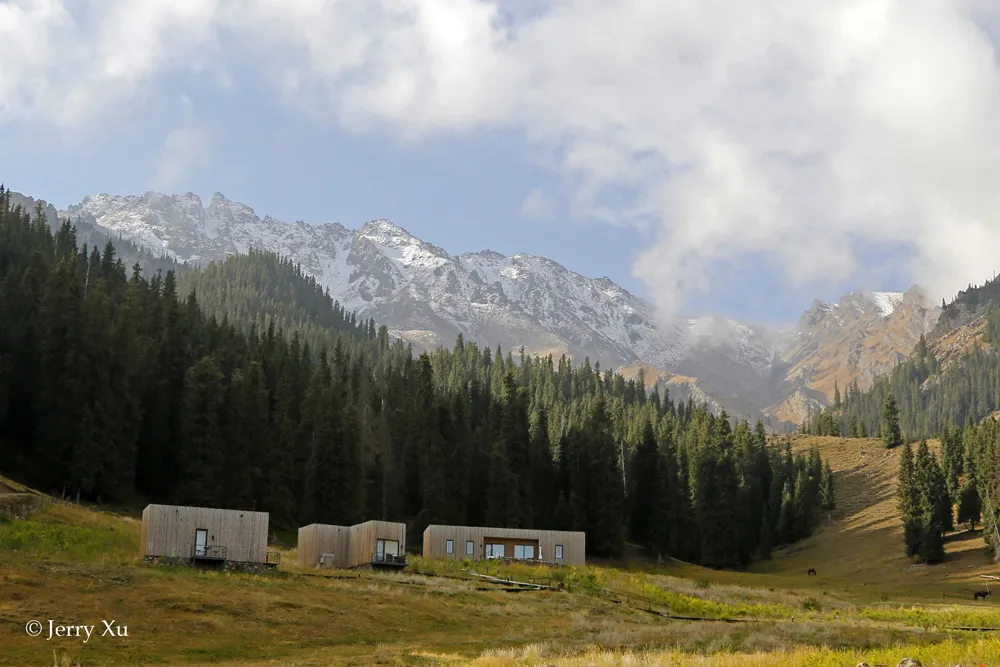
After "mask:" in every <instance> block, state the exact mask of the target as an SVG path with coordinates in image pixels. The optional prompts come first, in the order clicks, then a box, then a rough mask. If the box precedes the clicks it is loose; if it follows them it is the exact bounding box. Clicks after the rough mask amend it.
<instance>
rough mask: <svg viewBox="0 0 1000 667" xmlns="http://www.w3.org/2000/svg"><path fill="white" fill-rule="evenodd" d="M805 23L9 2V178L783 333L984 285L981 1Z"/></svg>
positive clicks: (597, 13) (776, 15)
mask: <svg viewBox="0 0 1000 667" xmlns="http://www.w3.org/2000/svg"><path fill="white" fill-rule="evenodd" d="M529 4H530V6H529ZM787 7H788V5H787V4H785V3H782V2H780V1H779V0H762V2H760V3H759V4H756V5H754V6H753V7H748V6H747V5H746V3H741V2H739V1H738V0H713V1H712V2H710V3H705V6H704V7H702V6H701V5H699V6H698V7H697V8H694V9H692V8H691V6H690V5H689V4H688V3H686V2H683V1H682V0H664V1H663V2H662V3H657V4H655V5H653V4H650V3H644V2H638V1H637V2H623V3H604V2H599V1H598V0H562V1H561V2H558V3H548V2H540V3H526V2H525V1H524V0H370V2H366V3H363V4H352V3H345V2H342V1H341V0H300V1H299V2H296V3H282V2H278V1H277V0H240V1H237V0H197V1H195V0H177V1H175V2H169V3H164V2H159V1H158V0H106V1H104V2H100V3H87V4H78V3H73V2H69V0H47V2H44V3H41V2H38V1H37V0H6V1H5V2H0V62H4V63H7V64H10V66H9V67H8V66H6V65H5V67H4V69H3V71H2V72H0V142H2V145H3V151H2V152H0V178H2V179H4V180H6V181H7V183H9V184H10V185H11V186H13V187H14V188H15V189H17V190H19V191H23V192H25V193H27V194H31V195H33V196H38V197H42V198H46V199H49V200H51V201H53V202H54V203H56V204H57V205H59V206H61V207H62V206H66V205H67V204H70V203H75V202H77V201H79V200H80V199H82V197H83V196H85V195H87V194H92V193H96V192H109V193H115V194H127V193H142V192H144V191H146V190H149V189H156V190H160V191H167V192H186V191H193V192H195V193H197V194H199V195H201V196H202V197H203V198H208V197H210V196H211V194H212V193H213V192H215V191H221V192H223V193H224V194H225V195H226V196H227V197H229V198H230V199H234V200H238V201H242V202H245V203H247V204H249V205H250V206H252V207H253V208H254V209H255V210H256V211H257V212H258V213H259V214H261V215H264V214H269V215H272V216H274V217H276V218H279V219H285V220H295V219H304V220H307V221H310V222H325V221H339V222H342V223H344V224H345V225H347V226H351V227H357V226H359V225H360V224H362V223H363V222H364V221H366V220H368V219H371V218H375V217H386V218H389V219H391V220H393V221H395V222H397V223H399V224H401V225H403V226H404V227H406V228H408V229H409V230H410V231H411V232H412V233H414V234H415V235H417V236H419V237H421V238H423V239H425V240H427V241H430V242H433V243H436V244H437V245H440V246H442V247H444V248H445V249H447V250H448V251H449V252H452V253H460V252H466V251H475V250H480V249H483V248H490V249H493V250H497V251H499V252H503V253H505V254H513V253H515V252H527V253H532V254H537V255H543V256H547V257H550V258H552V259H554V260H556V261H558V262H560V263H562V264H564V265H565V266H567V267H568V268H570V269H573V270H575V271H578V272H580V273H583V274H585V275H588V276H594V277H597V276H602V275H606V276H608V277H610V278H611V279H613V280H614V281H616V282H618V283H619V284H621V285H623V286H624V287H626V288H627V289H629V290H630V291H632V292H634V293H636V294H639V295H642V296H644V297H646V298H648V299H650V300H651V301H653V302H654V303H655V304H656V305H657V306H658V307H659V308H660V309H661V311H662V312H664V313H666V314H671V313H673V314H685V315H704V314H715V315H722V316H729V317H735V318H739V319H743V320H748V321H754V322H761V323H765V322H776V321H787V320H790V319H795V318H796V317H797V316H798V315H799V314H800V313H801V312H802V310H804V309H805V308H807V307H808V306H809V304H810V302H811V301H812V299H813V298H815V297H818V298H822V299H826V300H831V299H837V298H839V297H840V296H841V295H842V294H843V293H845V292H846V291H849V290H853V289H856V288H859V287H864V288H867V289H872V290H903V289H906V288H907V287H908V286H909V285H910V284H912V283H914V282H917V283H919V284H921V285H922V286H925V287H927V288H928V289H929V291H930V295H931V297H932V298H933V299H934V300H935V301H936V300H937V299H939V298H940V297H941V296H948V297H950V296H951V295H953V294H954V293H955V291H956V290H957V289H960V288H962V287H964V286H965V285H966V284H967V283H968V282H970V281H973V282H976V281H979V280H981V279H982V277H984V276H987V275H990V274H991V273H992V271H994V270H995V269H996V264H997V261H996V260H995V252H994V249H995V248H996V247H1000V224H998V221H1000V216H998V213H1000V194H997V193H996V188H995V183H996V182H997V180H998V179H1000V157H998V156H1000V151H997V150H995V147H996V146H997V144H1000V69H998V68H997V65H996V58H995V55H994V54H995V49H994V45H993V41H992V37H991V36H990V33H989V31H988V30H986V27H988V26H989V25H992V24H993V23H996V20H995V14H996V12H995V11H994V10H993V9H992V8H991V5H989V4H988V3H985V2H979V1H978V0H973V1H972V2H970V3H967V6H966V5H962V6H961V7H959V6H957V5H956V6H952V5H950V4H949V5H946V4H942V3H930V4H927V5H921V6H919V7H910V8H908V9H907V10H905V11H904V10H903V9H902V7H901V6H896V5H891V6H890V5H885V6H881V5H879V6H878V7H875V6H874V5H871V4H869V3H865V2H863V1H862V0H857V1H856V2H854V1H848V2H845V3H842V6H841V5H838V6H837V7H836V8H830V6H829V5H827V4H826V3H820V2H816V3H809V2H806V3H798V4H796V6H795V10H794V11H791V12H790V11H788V9H787ZM526 8H530V9H531V10H532V11H531V12H530V13H529V12H525V11H524V9H526ZM945 56H947V57H945ZM907 72H919V74H920V76H919V77H917V78H916V79H914V78H913V77H909V76H908V75H906V74H907ZM917 80H919V85H916V84H914V85H910V84H909V83H908V82H911V81H917Z"/></svg>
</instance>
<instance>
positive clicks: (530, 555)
mask: <svg viewBox="0 0 1000 667" xmlns="http://www.w3.org/2000/svg"><path fill="white" fill-rule="evenodd" d="M586 547H587V535H586V533H581V532H576V531H565V530H530V529H527V528H484V527H478V526H437V525H430V526H427V529H426V530H424V558H449V559H455V560H463V559H469V560H484V559H493V558H509V559H513V560H523V561H534V562H544V563H556V564H560V565H583V564H585V563H586Z"/></svg>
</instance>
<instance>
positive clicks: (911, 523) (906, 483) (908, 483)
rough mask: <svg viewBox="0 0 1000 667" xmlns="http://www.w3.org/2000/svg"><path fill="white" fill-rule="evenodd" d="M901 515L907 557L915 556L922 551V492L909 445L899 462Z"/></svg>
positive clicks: (904, 449)
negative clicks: (920, 514)
mask: <svg viewBox="0 0 1000 667" xmlns="http://www.w3.org/2000/svg"><path fill="white" fill-rule="evenodd" d="M897 493H898V496H899V514H900V518H901V519H902V522H903V541H904V544H905V547H906V549H905V550H906V555H907V556H911V557H912V556H915V555H916V554H917V552H918V551H919V550H920V543H921V540H922V537H923V535H922V525H921V522H920V517H919V511H920V490H919V487H918V481H917V476H916V470H915V466H914V461H913V449H912V448H911V447H910V445H909V443H907V444H905V445H903V453H902V456H901V457H900V460H899V486H898V491H897Z"/></svg>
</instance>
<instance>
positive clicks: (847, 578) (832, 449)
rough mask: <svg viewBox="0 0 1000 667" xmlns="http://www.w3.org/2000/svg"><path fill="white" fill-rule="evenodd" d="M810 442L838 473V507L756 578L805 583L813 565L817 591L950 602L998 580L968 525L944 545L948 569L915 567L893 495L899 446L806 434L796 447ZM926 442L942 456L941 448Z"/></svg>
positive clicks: (761, 566) (978, 538)
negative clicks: (987, 578) (986, 578)
mask: <svg viewBox="0 0 1000 667" xmlns="http://www.w3.org/2000/svg"><path fill="white" fill-rule="evenodd" d="M813 444H816V445H818V446H819V448H820V451H821V452H822V454H823V458H824V459H827V460H829V462H830V467H831V468H832V469H833V472H834V487H835V495H836V499H837V509H835V510H834V511H833V512H831V513H830V515H829V516H828V517H827V520H826V522H824V524H823V525H822V526H821V527H820V529H819V530H817V531H816V533H815V534H814V535H813V536H812V537H810V538H807V539H805V540H803V541H801V542H799V543H797V544H795V545H794V546H793V547H791V548H790V549H787V550H783V551H779V552H777V553H776V554H775V557H774V559H773V560H772V561H770V562H767V563H762V564H759V565H756V566H754V567H753V568H752V569H753V571H754V572H755V573H761V574H768V575H777V576H781V577H783V578H799V579H805V578H806V572H807V570H808V569H809V568H811V567H812V568H816V570H817V572H818V576H817V577H809V578H810V579H816V584H818V585H826V586H834V587H836V588H839V589H842V590H852V591H853V590H857V589H861V588H865V589H871V590H872V591H877V593H870V592H868V591H867V590H866V593H867V594H868V595H873V594H878V595H882V594H885V595H890V596H899V595H904V596H906V597H914V598H941V597H942V596H943V597H944V598H945V599H949V598H969V597H971V594H972V591H974V590H979V589H980V588H982V587H983V580H982V579H981V578H980V576H979V575H981V574H994V575H996V574H1000V568H998V567H997V566H995V565H993V563H992V561H991V559H990V558H989V556H988V554H987V553H986V551H985V548H986V544H985V542H984V541H983V539H982V535H981V533H980V532H979V531H978V530H977V532H975V533H970V532H968V531H966V530H965V528H964V527H960V530H959V532H956V533H953V534H951V535H949V536H948V538H947V539H946V543H945V549H946V559H945V561H944V562H943V563H941V564H939V565H930V566H924V565H914V564H913V563H912V562H911V561H910V559H908V558H906V556H905V554H904V553H903V535H902V526H901V524H900V522H899V519H898V515H897V511H896V495H895V494H896V486H897V474H898V470H899V457H900V454H901V452H902V450H901V449H900V448H897V449H894V450H886V449H885V448H884V447H882V445H881V443H880V442H879V441H878V440H877V439H854V438H831V437H813V436H805V437H797V438H796V439H795V440H794V441H793V449H794V450H807V449H808V448H809V447H810V446H812V445H813ZM929 444H930V446H931V449H932V451H934V452H935V454H938V455H939V448H940V444H939V443H938V442H937V441H929ZM862 585H863V586H862Z"/></svg>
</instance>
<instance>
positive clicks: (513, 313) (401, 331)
mask: <svg viewBox="0 0 1000 667" xmlns="http://www.w3.org/2000/svg"><path fill="white" fill-rule="evenodd" d="M60 215H63V216H69V217H71V218H74V219H83V220H85V221H87V222H88V223H89V224H91V225H93V226H95V227H97V228H100V229H102V230H105V231H106V232H107V233H109V234H113V235H119V236H121V237H124V238H128V239H130V240H131V241H132V242H134V243H136V244H138V245H139V246H142V247H145V248H147V249H149V250H150V251H151V252H153V253H161V254H163V255H166V256H169V257H171V258H172V259H175V260H177V261H182V262H188V263H191V264H206V263H208V262H212V261H221V260H223V259H225V257H227V256H229V255H231V254H245V253H246V252H248V251H249V250H250V249H251V248H259V249H263V250H268V251H273V252H277V253H279V254H281V255H282V256H285V257H288V258H290V259H292V260H293V261H295V262H296V263H297V264H299V265H300V266H301V267H302V268H303V270H304V271H305V272H306V273H308V274H309V275H311V276H313V277H314V278H315V279H316V280H317V282H318V283H320V284H321V285H323V286H324V287H325V288H326V289H328V290H329V291H330V293H331V295H332V296H334V298H336V299H337V300H338V301H339V302H340V303H341V304H342V305H343V306H344V307H345V308H347V309H348V310H354V311H356V312H357V313H358V315H359V316H361V317H366V318H372V319H375V320H376V321H377V322H380V323H383V324H386V326H387V327H388V328H389V330H390V332H391V333H392V334H393V335H397V336H400V337H402V338H404V339H406V340H409V341H410V342H411V343H412V344H413V345H414V347H415V348H416V349H418V350H421V349H431V348H434V347H436V346H439V345H450V344H451V343H452V341H453V340H454V339H455V337H457V336H458V334H462V335H463V336H464V337H465V338H466V339H467V340H473V341H475V342H477V343H480V344H483V345H487V346H490V347H495V346H496V345H502V346H503V347H505V348H507V349H517V348H519V347H521V346H523V347H524V348H525V350H526V352H527V353H528V354H543V355H544V354H545V353H546V352H552V351H564V352H565V353H566V354H568V355H569V356H571V357H575V358H578V359H582V358H583V357H589V358H591V360H592V361H594V362H600V363H601V365H602V366H603V367H605V368H607V367H615V368H626V367H632V366H635V365H637V364H648V365H649V367H651V368H655V369H657V370H658V371H660V372H661V373H662V375H663V378H664V381H667V383H668V386H669V387H671V388H672V390H673V391H674V392H675V394H676V395H677V396H678V397H681V398H683V397H685V396H688V395H690V396H695V397H697V398H698V399H699V400H704V399H705V398H706V397H707V398H710V399H711V402H713V403H714V404H715V405H717V406H718V407H719V409H722V408H725V409H727V410H729V411H730V412H731V413H734V414H738V415H747V416H759V415H764V416H765V417H766V418H767V419H768V421H770V422H771V424H772V427H775V426H778V425H779V424H780V423H781V422H782V421H791V422H795V421H799V420H801V419H804V418H805V417H806V416H807V415H806V414H803V413H802V412H803V411H802V410H801V409H796V410H788V409H785V410H782V409H776V406H779V405H780V404H782V403H783V402H787V401H789V399H793V398H794V397H795V396H799V397H800V398H801V397H803V396H804V397H806V398H807V399H808V400H804V401H803V400H798V401H797V402H796V401H795V400H793V403H795V404H796V405H800V407H802V406H805V408H807V409H808V410H811V409H812V406H813V404H814V403H818V404H822V402H823V401H822V397H823V396H825V395H828V394H830V391H831V389H830V388H828V387H826V386H825V385H824V384H823V381H822V380H823V378H822V377H820V378H819V379H818V380H817V379H816V378H813V377H812V376H813V375H814V374H819V375H821V376H824V377H825V376H826V375H829V373H826V374H824V373H823V372H822V364H821V363H819V362H818V361H816V360H815V359H813V360H812V361H810V359H812V358H813V357H815V356H816V355H826V356H829V355H830V354H831V350H833V351H834V354H840V353H841V351H838V348H837V345H832V346H831V345H830V344H819V345H814V346H809V345H802V344H801V342H802V340H803V336H802V334H803V333H805V334H806V339H809V338H810V336H811V337H812V339H813V340H818V339H821V338H824V337H828V338H829V337H832V338H834V339H836V338H837V336H838V335H839V334H838V332H837V331H836V329H837V328H836V327H831V326H829V325H824V326H819V325H818V324H817V322H819V321H820V320H822V319H823V318H824V317H827V315H826V314H825V313H831V312H834V311H836V312H838V313H846V312H847V309H843V308H842V309H840V310H838V308H841V306H842V305H853V306H854V311H856V312H855V313H854V315H853V317H855V319H864V320H865V321H866V322H867V325H866V326H865V327H860V328H864V329H865V331H864V333H863V335H864V336H873V335H874V336H876V337H877V336H879V335H881V333H882V332H881V331H880V329H879V326H880V323H883V322H891V321H893V314H894V313H896V312H897V309H898V307H899V306H900V305H901V304H902V303H903V301H905V299H904V294H905V293H899V292H862V291H858V292H854V293H851V294H849V295H846V296H845V297H844V299H842V300H841V303H839V304H833V305H831V304H826V303H825V302H821V301H818V300H817V301H815V302H814V304H813V308H811V309H810V310H807V311H806V313H804V314H803V317H802V318H800V320H799V323H798V325H796V326H793V327H791V328H786V329H782V330H778V329H775V328H772V327H765V326H760V325H755V324H750V323H745V322H739V321H736V320H733V319H729V318H721V317H711V316H706V317H682V318H677V319H675V320H674V321H673V322H672V325H671V326H669V327H664V326H663V325H662V324H661V323H660V322H659V321H658V319H657V316H656V312H655V308H654V307H653V305H652V304H650V303H649V302H647V301H645V300H644V299H642V298H641V297H637V296H635V295H633V294H632V293H630V292H629V291H628V290H627V289H625V288H624V287H622V286H620V285H618V284H617V283H615V282H614V281H613V280H611V279H610V278H608V277H607V276H602V277H599V278H589V277H586V276H584V275H582V274H580V273H577V272H574V271H572V270H570V269H568V268H566V267H564V266H563V265H561V264H559V263H558V262H556V261H555V260H552V259H550V258H547V257H542V256H538V255H533V254H530V253H523V252H522V253H516V254H514V255H511V256H507V255H504V254H502V253H499V252H497V251H494V250H491V249H483V250H480V251H476V252H465V253H461V254H456V255H452V254H449V253H448V252H447V251H446V250H445V249H444V248H442V247H441V246H438V245H436V244H434V243H430V242H428V241H424V240H422V239H420V238H418V237H416V236H415V235H413V234H411V233H410V232H409V231H408V230H407V229H406V228H405V227H403V226H401V225H399V224H397V223H395V222H392V221H390V220H387V219H385V218H376V219H373V220H369V221H367V222H365V223H364V224H363V225H361V226H360V227H359V228H357V229H350V228H348V227H346V226H345V225H343V224H341V223H338V222H326V223H322V224H311V223H305V222H303V221H301V220H298V221H295V222H282V221H280V220H277V219H275V218H273V217H271V216H269V215H265V216H264V217H260V216H259V215H258V214H257V213H256V212H255V211H254V209H253V208H252V207H250V206H248V205H246V204H243V203H240V202H233V201H231V200H229V199H227V198H226V197H225V196H224V195H223V194H222V193H220V192H216V193H214V194H213V196H212V198H211V199H210V200H209V202H208V204H207V205H206V204H205V203H204V202H203V201H202V199H201V198H200V197H199V196H198V195H195V194H194V193H186V194H184V195H165V194H162V193H157V192H147V193H145V194H143V195H124V196H123V195H110V194H98V195H89V196H87V197H85V198H84V199H83V201H81V202H80V203H79V204H75V205H73V206H70V207H68V208H67V209H66V211H63V212H61V213H60ZM852 295H854V297H852ZM845 300H846V301H845ZM911 310H912V309H911ZM811 312H812V313H813V314H814V316H813V320H815V321H814V322H809V321H807V319H808V318H807V315H808V314H809V313H811ZM918 315H919V313H908V314H907V315H906V316H905V317H904V318H899V317H898V316H897V317H896V319H902V320H905V321H906V322H907V323H906V324H903V325H899V326H900V327H901V328H902V329H905V330H906V331H910V330H912V329H914V327H913V326H912V324H911V323H909V321H910V320H911V319H913V318H915V317H917V316H918ZM858 328H859V327H855V329H858ZM916 328H918V329H921V331H922V330H923V329H924V328H925V327H923V325H921V326H919V327H916ZM855 334H856V335H855V338H856V337H857V336H858V335H862V334H858V333H857V332H855ZM817 337H818V338H817ZM915 342H916V339H915V338H914V339H913V341H912V342H910V341H909V340H908V339H907V336H905V335H903V336H899V335H895V336H894V340H893V341H892V342H891V344H886V345H884V346H882V348H884V349H882V348H880V349H879V351H877V353H874V354H882V355H889V357H891V358H890V359H889V360H888V361H887V360H884V359H878V360H877V362H878V363H876V364H875V365H878V364H879V363H881V364H884V363H889V361H893V360H895V359H896V356H895V355H897V354H900V353H902V352H900V350H901V349H902V348H903V347H905V346H906V345H909V347H910V348H911V349H912V345H913V344H915ZM796 343H800V344H798V345H796ZM908 351H909V350H906V352H908ZM849 352H850V351H849V350H848V351H846V352H844V353H847V354H849ZM871 365H872V364H870V363H869V364H867V365H866V363H862V364H861V365H860V367H859V368H860V371H859V373H860V375H862V376H864V377H863V378H862V379H863V380H867V376H866V375H865V373H867V372H868V370H870V368H868V367H869V366H871ZM793 371H794V372H793ZM852 372H853V371H852ZM654 375H655V374H654ZM670 378H674V380H673V381H672V382H671V381H670ZM678 378H683V380H680V379H678ZM852 379H853V378H852ZM814 385H815V386H814Z"/></svg>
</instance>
